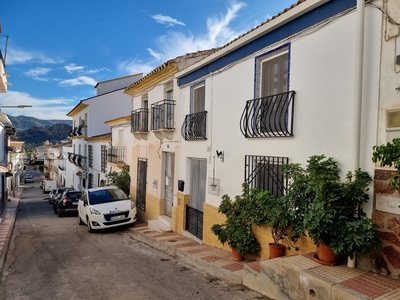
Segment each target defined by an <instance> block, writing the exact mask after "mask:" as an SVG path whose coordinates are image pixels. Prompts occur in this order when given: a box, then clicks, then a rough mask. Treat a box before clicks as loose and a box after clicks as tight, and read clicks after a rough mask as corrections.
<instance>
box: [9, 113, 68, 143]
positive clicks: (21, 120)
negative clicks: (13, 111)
mask: <svg viewBox="0 0 400 300" xmlns="http://www.w3.org/2000/svg"><path fill="white" fill-rule="evenodd" d="M8 118H9V119H10V121H11V123H12V124H13V126H14V128H15V129H16V138H17V139H19V140H21V141H24V142H25V145H26V146H27V147H34V146H39V145H43V143H44V142H45V141H49V142H51V143H57V142H59V141H61V140H63V139H66V138H67V137H68V133H69V132H70V131H71V129H72V126H71V125H72V121H71V120H41V119H37V118H34V117H28V116H17V117H14V116H8Z"/></svg>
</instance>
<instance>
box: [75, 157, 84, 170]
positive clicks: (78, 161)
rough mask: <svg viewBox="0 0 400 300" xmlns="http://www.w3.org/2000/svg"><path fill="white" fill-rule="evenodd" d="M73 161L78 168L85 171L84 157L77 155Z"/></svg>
mask: <svg viewBox="0 0 400 300" xmlns="http://www.w3.org/2000/svg"><path fill="white" fill-rule="evenodd" d="M75 161H76V165H77V166H78V167H80V168H81V169H86V157H84V156H82V155H78V154H77V155H76V159H75Z"/></svg>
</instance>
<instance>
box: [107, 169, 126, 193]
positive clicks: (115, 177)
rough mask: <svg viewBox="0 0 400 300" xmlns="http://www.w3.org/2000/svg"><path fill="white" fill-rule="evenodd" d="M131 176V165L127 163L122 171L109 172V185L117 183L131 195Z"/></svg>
mask: <svg viewBox="0 0 400 300" xmlns="http://www.w3.org/2000/svg"><path fill="white" fill-rule="evenodd" d="M130 184H131V176H130V175H129V166H128V165H126V166H124V167H123V168H122V170H121V171H120V172H116V171H113V172H110V173H108V174H107V185H115V186H117V187H118V188H120V189H121V190H123V191H124V192H125V193H126V194H127V195H129V191H130Z"/></svg>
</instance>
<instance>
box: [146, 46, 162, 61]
mask: <svg viewBox="0 0 400 300" xmlns="http://www.w3.org/2000/svg"><path fill="white" fill-rule="evenodd" d="M147 51H148V52H149V54H150V55H151V56H153V57H154V58H155V59H156V60H160V59H161V58H162V53H160V52H157V51H155V50H153V49H151V48H147Z"/></svg>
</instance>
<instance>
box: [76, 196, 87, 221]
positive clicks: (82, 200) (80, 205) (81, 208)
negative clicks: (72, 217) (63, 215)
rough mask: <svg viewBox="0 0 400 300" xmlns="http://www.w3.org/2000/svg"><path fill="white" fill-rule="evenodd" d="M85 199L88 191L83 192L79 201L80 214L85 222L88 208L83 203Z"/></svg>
mask: <svg viewBox="0 0 400 300" xmlns="http://www.w3.org/2000/svg"><path fill="white" fill-rule="evenodd" d="M85 199H87V195H86V192H83V193H82V196H81V197H80V198H79V202H78V214H79V216H80V217H81V219H82V220H83V221H84V222H86V208H87V207H85V206H84V205H83V203H84V202H85Z"/></svg>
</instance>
